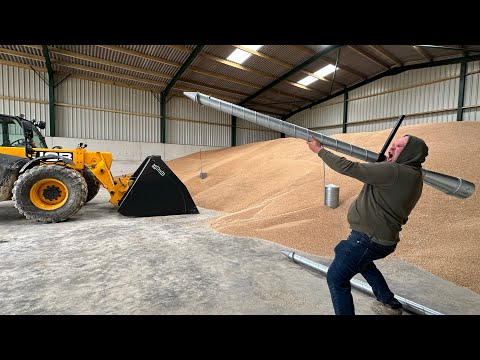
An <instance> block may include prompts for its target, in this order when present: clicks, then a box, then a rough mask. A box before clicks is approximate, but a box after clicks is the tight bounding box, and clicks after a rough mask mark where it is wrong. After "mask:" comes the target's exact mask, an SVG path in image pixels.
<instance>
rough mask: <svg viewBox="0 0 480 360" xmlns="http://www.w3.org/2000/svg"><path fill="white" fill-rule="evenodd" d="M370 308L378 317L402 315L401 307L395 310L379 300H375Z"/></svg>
mask: <svg viewBox="0 0 480 360" xmlns="http://www.w3.org/2000/svg"><path fill="white" fill-rule="evenodd" d="M370 307H371V309H372V310H373V311H374V312H375V314H377V315H402V308H401V307H399V308H396V309H394V308H392V307H391V306H390V305H388V304H384V303H382V302H380V301H378V300H374V301H373V302H372V304H371V306H370Z"/></svg>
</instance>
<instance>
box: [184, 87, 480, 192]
mask: <svg viewBox="0 0 480 360" xmlns="http://www.w3.org/2000/svg"><path fill="white" fill-rule="evenodd" d="M184 95H185V96H187V97H188V98H189V99H191V100H193V101H195V102H197V103H199V104H201V105H204V106H208V107H212V108H214V109H217V110H219V111H222V112H224V113H227V114H230V115H232V116H236V117H238V118H241V119H244V120H247V121H250V122H252V123H254V124H258V125H261V126H264V127H266V128H268V129H271V130H274V131H278V132H282V133H284V134H286V135H288V136H291V137H295V138H299V139H304V140H309V138H310V136H313V137H315V138H316V139H317V140H318V141H320V143H321V144H322V145H323V146H325V147H326V148H329V149H332V150H335V151H338V152H340V153H342V154H345V155H349V156H352V157H354V158H356V159H360V160H363V161H367V162H376V161H377V159H378V157H379V154H378V153H376V152H374V151H370V150H367V149H364V148H361V147H359V146H356V145H352V144H350V143H347V142H344V141H340V140H337V139H334V138H331V137H328V136H326V135H323V134H321V133H319V132H316V131H312V130H309V129H306V128H304V127H301V126H297V125H295V124H292V123H289V122H286V121H283V120H280V119H276V118H274V117H272V116H268V115H265V114H262V113H259V112H257V111H253V110H250V109H247V108H244V107H242V106H239V105H235V104H232V103H229V102H227V101H224V100H220V99H217V98H214V97H211V96H208V95H205V94H202V93H199V92H184ZM422 175H423V181H424V182H425V183H426V184H428V185H431V186H433V187H434V188H435V189H437V190H440V191H442V192H444V193H445V194H447V195H452V196H455V197H457V198H459V199H465V198H467V197H469V196H470V195H472V194H473V193H474V192H475V184H473V183H472V182H470V181H467V180H463V179H461V178H459V177H454V176H450V175H446V174H441V173H437V172H434V171H429V170H426V169H422Z"/></svg>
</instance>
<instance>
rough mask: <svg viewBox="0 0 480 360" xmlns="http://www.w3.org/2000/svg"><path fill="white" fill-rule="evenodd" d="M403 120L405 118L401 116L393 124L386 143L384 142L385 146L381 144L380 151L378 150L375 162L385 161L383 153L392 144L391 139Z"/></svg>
mask: <svg viewBox="0 0 480 360" xmlns="http://www.w3.org/2000/svg"><path fill="white" fill-rule="evenodd" d="M404 118H405V115H402V116H400V119H398V120H397V123H396V124H395V126H394V127H393V129H392V131H391V132H390V135H388V138H387V141H385V144H383V147H382V150H380V154H378V159H377V162H382V161H385V159H386V158H387V157H386V156H385V154H384V153H385V151H387V149H388V147H389V146H390V143H391V142H392V139H393V137H394V136H395V134H396V133H397V130H398V128H399V127H400V125H401V124H402V121H403V119H404Z"/></svg>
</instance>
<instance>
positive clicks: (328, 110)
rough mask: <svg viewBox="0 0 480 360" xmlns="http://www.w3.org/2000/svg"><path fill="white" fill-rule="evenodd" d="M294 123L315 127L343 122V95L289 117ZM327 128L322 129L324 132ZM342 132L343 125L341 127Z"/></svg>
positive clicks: (305, 126) (309, 127) (310, 127)
mask: <svg viewBox="0 0 480 360" xmlns="http://www.w3.org/2000/svg"><path fill="white" fill-rule="evenodd" d="M288 121H289V122H291V123H292V124H295V125H298V126H301V127H304V128H308V129H312V128H315V127H321V126H328V125H337V124H342V121H343V95H342V96H337V97H335V98H333V99H330V100H328V101H325V102H323V103H321V104H318V105H316V106H314V107H313V108H312V109H311V110H305V111H302V112H300V113H297V114H295V115H293V116H292V117H291V118H289V119H288ZM325 130H326V129H322V131H320V132H321V133H324V131H325ZM340 132H341V127H340Z"/></svg>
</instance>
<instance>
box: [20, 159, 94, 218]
mask: <svg viewBox="0 0 480 360" xmlns="http://www.w3.org/2000/svg"><path fill="white" fill-rule="evenodd" d="M12 192H13V197H12V200H13V202H14V205H15V207H16V208H17V209H18V211H19V212H20V214H22V215H24V216H25V217H26V218H27V219H30V220H35V221H38V222H43V223H55V222H60V221H65V220H67V219H68V218H70V217H71V216H73V215H74V214H75V213H76V212H77V211H78V210H80V208H81V207H82V206H83V204H84V203H85V200H86V199H87V183H86V181H85V179H84V177H83V176H82V174H80V173H79V172H78V171H77V170H74V169H71V168H67V167H65V166H60V165H39V166H35V167H34V168H32V169H30V170H27V171H25V172H24V173H23V174H22V175H20V176H19V177H18V179H17V181H15V184H14V186H13V191H12Z"/></svg>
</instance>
